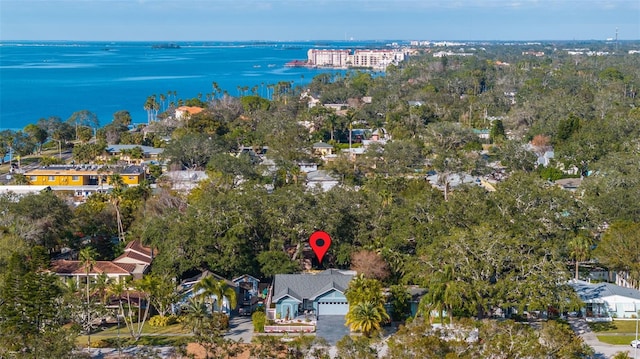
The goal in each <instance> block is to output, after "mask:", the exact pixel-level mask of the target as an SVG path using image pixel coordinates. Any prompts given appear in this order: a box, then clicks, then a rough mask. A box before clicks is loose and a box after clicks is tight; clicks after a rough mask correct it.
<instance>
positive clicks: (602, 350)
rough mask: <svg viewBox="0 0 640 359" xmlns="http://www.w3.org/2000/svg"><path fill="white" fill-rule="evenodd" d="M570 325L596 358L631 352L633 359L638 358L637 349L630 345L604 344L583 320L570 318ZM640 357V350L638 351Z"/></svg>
mask: <svg viewBox="0 0 640 359" xmlns="http://www.w3.org/2000/svg"><path fill="white" fill-rule="evenodd" d="M569 325H571V328H573V330H574V331H575V332H576V333H577V334H578V335H579V336H580V337H581V338H582V339H583V340H584V342H585V343H586V344H587V345H589V346H590V347H592V348H593V350H594V351H595V352H596V358H602V359H604V358H612V357H613V356H614V355H615V354H616V353H619V352H629V355H631V357H632V358H636V357H635V356H634V355H635V354H636V353H635V349H634V348H632V347H631V346H630V345H612V344H606V343H602V342H600V341H599V340H598V337H596V334H595V333H594V332H592V331H591V328H589V325H588V324H587V322H586V321H585V320H584V319H583V318H573V317H571V318H569ZM637 354H638V355H640V350H638V353H637Z"/></svg>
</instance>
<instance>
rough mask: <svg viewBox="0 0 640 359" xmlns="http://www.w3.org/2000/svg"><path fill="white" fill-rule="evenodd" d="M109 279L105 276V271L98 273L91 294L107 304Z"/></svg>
mask: <svg viewBox="0 0 640 359" xmlns="http://www.w3.org/2000/svg"><path fill="white" fill-rule="evenodd" d="M110 282H111V280H110V279H109V277H108V276H107V274H106V273H100V274H99V275H98V276H97V277H96V282H95V283H94V285H93V293H92V294H93V295H96V294H97V295H98V296H99V298H100V301H101V302H102V304H104V305H106V304H107V299H108V297H109V291H108V289H109V285H110V284H111V283H110Z"/></svg>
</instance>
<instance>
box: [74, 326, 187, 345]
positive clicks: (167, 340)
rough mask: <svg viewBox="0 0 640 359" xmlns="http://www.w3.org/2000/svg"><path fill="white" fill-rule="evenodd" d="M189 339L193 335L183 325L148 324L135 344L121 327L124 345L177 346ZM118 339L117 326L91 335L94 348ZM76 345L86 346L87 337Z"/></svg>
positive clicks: (82, 336) (125, 329)
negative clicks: (161, 325) (158, 325)
mask: <svg viewBox="0 0 640 359" xmlns="http://www.w3.org/2000/svg"><path fill="white" fill-rule="evenodd" d="M134 328H135V326H134ZM189 337H191V333H190V332H189V331H188V330H186V329H184V328H183V327H182V325H181V324H174V325H169V326H166V327H152V326H150V325H149V324H148V323H145V325H144V327H143V328H142V337H141V338H140V340H138V341H137V342H135V343H134V342H133V339H132V338H131V335H130V334H129V331H128V330H127V328H126V327H125V326H124V325H121V326H120V339H121V340H122V341H123V342H122V345H132V344H136V345H177V344H180V343H183V342H185V341H188V339H189ZM117 338H118V328H117V326H116V325H113V326H111V327H109V328H107V329H105V330H100V331H97V332H94V333H91V343H92V346H95V345H100V343H101V342H102V343H103V344H102V346H105V345H107V344H112V343H115V340H116V339H117ZM76 343H78V345H83V346H84V345H86V344H87V336H86V335H81V336H79V337H78V339H77V340H76Z"/></svg>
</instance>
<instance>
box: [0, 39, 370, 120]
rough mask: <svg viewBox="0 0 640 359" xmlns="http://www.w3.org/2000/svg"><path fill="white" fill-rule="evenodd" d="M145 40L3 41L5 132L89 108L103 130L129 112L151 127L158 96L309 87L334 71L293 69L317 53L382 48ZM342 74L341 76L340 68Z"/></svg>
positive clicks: (0, 83) (0, 86)
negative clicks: (148, 107)
mask: <svg viewBox="0 0 640 359" xmlns="http://www.w3.org/2000/svg"><path fill="white" fill-rule="evenodd" d="M153 45H154V44H153V43H144V42H118V43H106V42H81V43H72V42H44V43H36V42H15V41H12V42H11V41H10V42H7V41H5V42H0V129H6V128H11V129H21V128H23V127H24V126H26V125H27V124H29V123H35V122H37V121H38V119H40V118H46V117H50V116H57V117H60V118H62V119H63V120H65V119H67V118H68V117H69V116H70V115H71V114H72V113H73V112H75V111H79V110H89V111H91V112H93V113H95V114H96V115H98V118H99V120H100V123H101V124H107V123H109V122H111V120H112V118H113V114H114V113H115V112H117V111H120V110H128V111H129V112H130V113H131V115H132V117H133V121H134V123H143V122H146V121H147V114H146V112H145V111H144V109H143V105H144V103H145V101H146V99H147V97H148V96H150V95H154V94H155V95H157V96H160V94H164V95H167V94H168V93H173V92H174V91H175V92H176V94H177V98H180V99H189V98H194V97H198V95H201V96H202V98H203V99H206V94H209V93H212V92H213V87H212V84H213V82H216V83H217V84H218V85H219V87H220V88H221V89H222V90H226V91H227V92H228V93H229V94H230V95H232V96H237V95H239V90H238V88H239V87H240V88H241V87H248V88H253V87H256V88H257V93H258V94H259V95H261V96H265V97H266V96H267V95H268V90H267V85H269V84H275V83H277V82H280V81H288V82H293V84H294V86H298V85H303V84H307V83H309V82H310V81H311V79H312V78H313V77H314V76H316V75H317V74H319V73H321V72H327V71H328V70H321V69H309V68H291V67H285V64H286V63H287V62H289V61H291V60H296V59H298V60H299V59H306V56H307V55H306V53H307V50H308V49H309V48H312V47H324V48H347V47H349V48H354V47H367V46H368V47H370V46H380V45H382V44H365V43H353V42H329V43H323V44H322V45H318V44H314V43H311V42H309V43H306V42H301V43H290V42H286V43H278V42H274V43H240V42H238V43H236V42H233V43H178V45H179V48H157V47H154V46H153ZM335 71H337V70H335Z"/></svg>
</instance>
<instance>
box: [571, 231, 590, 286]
mask: <svg viewBox="0 0 640 359" xmlns="http://www.w3.org/2000/svg"><path fill="white" fill-rule="evenodd" d="M567 245H568V247H569V251H570V252H569V256H570V257H571V258H573V260H574V261H575V266H576V278H575V279H576V280H578V279H579V278H578V269H579V268H580V262H584V261H586V260H587V259H589V257H591V241H590V240H589V238H587V237H585V236H583V235H578V236H576V237H574V238H573V239H572V240H570V241H569V243H567Z"/></svg>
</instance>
